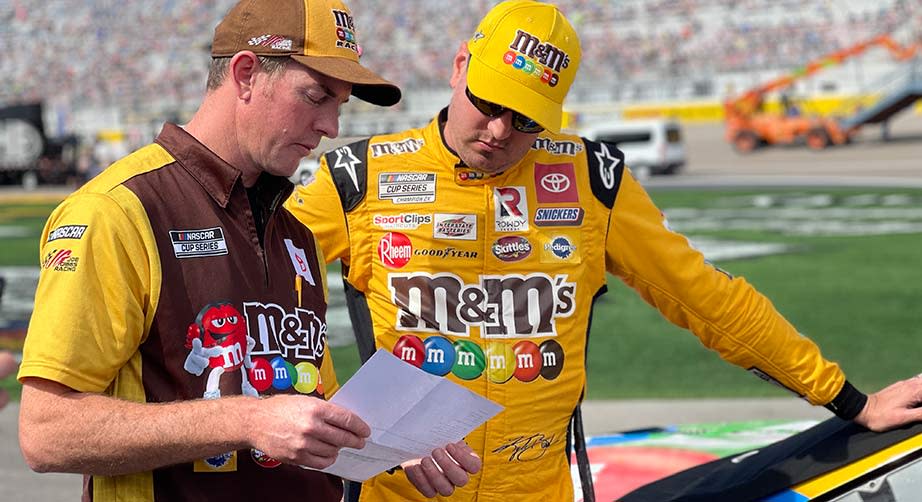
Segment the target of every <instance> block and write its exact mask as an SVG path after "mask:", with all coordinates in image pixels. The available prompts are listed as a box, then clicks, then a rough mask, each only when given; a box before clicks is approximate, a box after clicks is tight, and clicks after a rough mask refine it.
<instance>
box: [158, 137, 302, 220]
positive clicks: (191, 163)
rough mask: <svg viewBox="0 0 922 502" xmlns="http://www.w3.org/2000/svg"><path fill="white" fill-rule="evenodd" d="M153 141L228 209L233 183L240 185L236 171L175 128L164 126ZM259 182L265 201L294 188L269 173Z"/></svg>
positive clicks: (287, 182)
mask: <svg viewBox="0 0 922 502" xmlns="http://www.w3.org/2000/svg"><path fill="white" fill-rule="evenodd" d="M154 142H155V143H157V144H159V145H160V146H162V147H163V148H164V149H166V151H168V152H170V154H171V155H172V156H173V158H174V159H176V162H177V163H178V164H179V165H181V166H182V167H183V168H184V169H185V170H186V171H188V172H189V174H190V175H192V177H193V178H195V180H196V181H198V183H199V184H200V185H202V188H204V189H205V191H206V192H208V195H210V196H211V198H212V199H214V201H215V202H216V203H217V204H218V205H219V206H221V207H227V204H228V202H229V201H230V197H231V192H232V191H233V189H234V185H235V184H236V183H238V182H240V183H241V186H242V183H243V179H242V173H241V172H240V170H239V169H237V168H236V167H234V166H232V165H230V164H228V163H227V162H225V161H224V159H222V158H221V157H218V156H217V155H216V154H215V153H214V152H212V151H211V150H209V149H208V147H206V146H205V145H203V144H202V143H201V142H199V141H198V140H197V139H196V138H195V137H194V136H192V135H191V134H189V133H188V132H187V131H186V130H185V129H183V128H181V127H179V126H178V125H176V124H171V123H166V124H164V126H163V130H162V131H160V134H159V135H158V136H157V139H156V140H154ZM258 183H259V184H260V185H261V188H260V192H261V197H265V198H266V199H267V200H268V201H272V200H275V199H277V198H278V197H277V195H278V194H281V195H282V196H283V197H284V196H287V194H288V193H291V191H292V189H293V185H292V184H291V183H290V182H289V181H288V180H287V179H285V178H284V177H281V176H273V175H270V174H268V173H262V174H261V175H260V177H259V180H258ZM269 192H271V194H270V193H269ZM270 205H271V204H270Z"/></svg>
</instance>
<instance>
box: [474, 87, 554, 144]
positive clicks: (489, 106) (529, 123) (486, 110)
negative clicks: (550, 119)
mask: <svg viewBox="0 0 922 502" xmlns="http://www.w3.org/2000/svg"><path fill="white" fill-rule="evenodd" d="M464 93H465V94H467V99H468V100H470V102H471V104H472V105H474V108H476V109H477V110H478V111H479V112H480V113H482V114H484V115H486V116H487V117H496V116H499V115H502V114H503V113H505V112H506V107H504V106H502V105H498V104H496V103H493V102H490V101H486V100H484V99H480V98H478V97H477V96H474V94H473V93H472V92H471V89H470V87H466V88H465V89H464ZM512 127H513V128H514V129H515V130H516V131H519V132H524V133H535V132H541V131H543V130H544V128H543V127H541V125H540V124H538V123H537V122H535V121H534V120H532V119H530V118H528V117H526V116H525V115H522V114H521V113H519V112H512Z"/></svg>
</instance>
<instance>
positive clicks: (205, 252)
mask: <svg viewBox="0 0 922 502" xmlns="http://www.w3.org/2000/svg"><path fill="white" fill-rule="evenodd" d="M170 241H171V242H172V243H173V254H174V255H175V256H176V257H177V258H199V257H205V256H220V255H225V254H227V242H226V241H225V240H224V230H223V229H222V228H221V227H214V228H203V229H200V230H170Z"/></svg>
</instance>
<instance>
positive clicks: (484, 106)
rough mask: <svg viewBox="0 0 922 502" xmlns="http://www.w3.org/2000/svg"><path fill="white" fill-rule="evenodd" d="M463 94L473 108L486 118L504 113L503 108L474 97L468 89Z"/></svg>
mask: <svg viewBox="0 0 922 502" xmlns="http://www.w3.org/2000/svg"><path fill="white" fill-rule="evenodd" d="M464 92H465V93H466V94H467V99H469V100H470V101H471V104H472V105H474V108H476V109H477V110H478V111H479V112H480V113H482V114H484V115H486V116H487V117H495V116H497V115H500V114H502V113H503V112H505V111H506V109H505V108H503V107H502V106H500V105H498V104H496V103H491V102H489V101H485V100H483V99H480V98H478V97H477V96H474V94H473V93H472V92H471V90H470V89H465V90H464Z"/></svg>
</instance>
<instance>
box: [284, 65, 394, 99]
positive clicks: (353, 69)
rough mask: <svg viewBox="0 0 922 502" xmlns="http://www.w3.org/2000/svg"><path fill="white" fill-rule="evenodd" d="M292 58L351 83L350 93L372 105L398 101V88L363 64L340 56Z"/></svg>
mask: <svg viewBox="0 0 922 502" xmlns="http://www.w3.org/2000/svg"><path fill="white" fill-rule="evenodd" d="M291 57H292V59H294V60H295V61H297V62H299V63H301V64H303V65H304V66H307V67H308V68H310V69H312V70H316V71H318V72H320V73H323V74H324V75H326V76H328V77H333V78H336V79H339V80H342V81H344V82H349V83H351V84H352V95H353V96H355V97H357V98H359V99H361V100H363V101H368V102H369V103H371V104H374V105H380V106H392V105H396V104H397V103H398V102H400V97H401V93H400V88H399V87H397V86H396V85H394V84H393V83H391V82H389V81H387V80H385V79H384V78H382V77H381V76H380V75H378V74H377V73H375V72H373V71H371V70H369V69H368V68H365V67H364V66H362V65H360V64H359V63H356V62H354V61H350V60H348V59H345V58H340V57H322V56H305V55H302V54H292V56H291Z"/></svg>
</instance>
